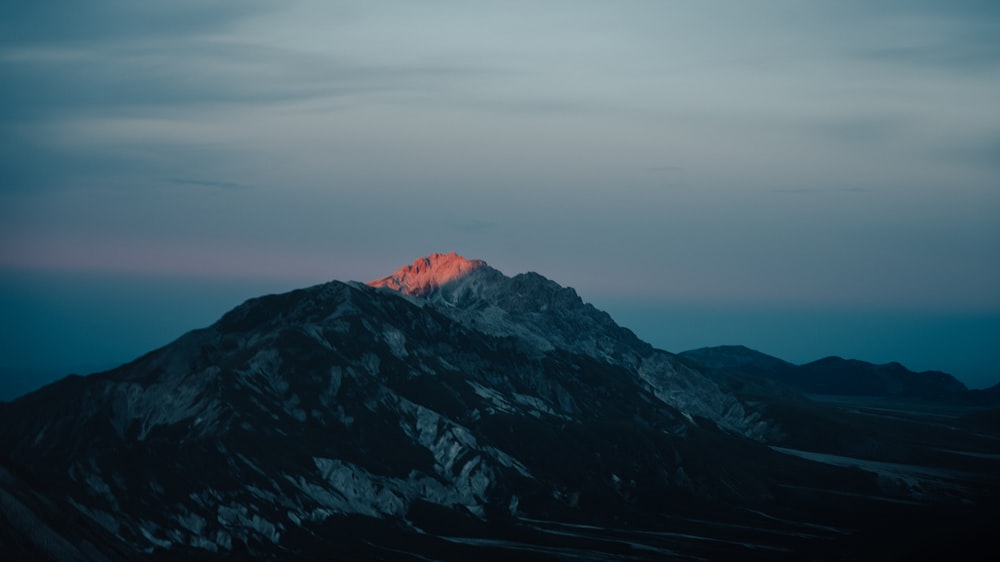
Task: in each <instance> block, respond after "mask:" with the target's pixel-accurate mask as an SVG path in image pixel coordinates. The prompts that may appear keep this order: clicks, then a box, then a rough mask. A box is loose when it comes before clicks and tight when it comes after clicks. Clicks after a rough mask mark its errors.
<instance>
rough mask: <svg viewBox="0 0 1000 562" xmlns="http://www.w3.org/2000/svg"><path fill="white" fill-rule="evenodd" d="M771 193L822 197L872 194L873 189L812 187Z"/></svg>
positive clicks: (786, 189) (776, 190)
mask: <svg viewBox="0 0 1000 562" xmlns="http://www.w3.org/2000/svg"><path fill="white" fill-rule="evenodd" d="M771 192H772V193H790V194H795V195H824V194H831V193H832V194H837V193H874V192H875V189H873V188H870V187H814V188H806V187H802V188H796V187H790V188H776V189H772V190H771Z"/></svg>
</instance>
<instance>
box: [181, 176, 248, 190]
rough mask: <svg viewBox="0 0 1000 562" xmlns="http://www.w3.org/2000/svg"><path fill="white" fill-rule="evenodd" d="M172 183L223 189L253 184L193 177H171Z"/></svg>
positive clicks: (242, 187)
mask: <svg viewBox="0 0 1000 562" xmlns="http://www.w3.org/2000/svg"><path fill="white" fill-rule="evenodd" d="M167 181H168V182H170V183H174V184H179V185H193V186H198V187H216V188H221V189H250V188H252V187H253V186H251V185H247V184H245V183H239V182H234V181H217V180H201V179H192V178H170V179H168V180H167Z"/></svg>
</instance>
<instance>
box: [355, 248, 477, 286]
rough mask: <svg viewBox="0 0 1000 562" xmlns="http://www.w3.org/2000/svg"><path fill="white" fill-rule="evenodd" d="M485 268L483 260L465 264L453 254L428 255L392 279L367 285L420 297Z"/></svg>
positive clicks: (464, 260) (384, 279) (468, 261)
mask: <svg viewBox="0 0 1000 562" xmlns="http://www.w3.org/2000/svg"><path fill="white" fill-rule="evenodd" d="M481 267H486V262H484V261H483V260H467V259H465V258H463V257H462V256H460V255H458V254H456V253H454V252H452V253H450V254H431V255H429V256H427V257H424V258H420V259H418V260H416V261H415V262H413V263H412V264H410V265H407V266H404V267H402V268H400V269H398V270H396V272H395V273H393V274H392V275H389V276H388V277H383V278H382V279H376V280H375V281H369V282H368V285H370V286H372V287H387V288H389V289H393V290H395V291H399V292H401V293H405V294H407V295H412V296H423V295H426V294H427V293H430V292H431V291H433V290H434V289H436V288H438V287H440V286H442V285H445V284H447V283H449V282H451V281H454V280H456V279H459V278H461V277H464V276H465V275H468V274H469V273H471V272H473V271H475V270H477V269H479V268H481Z"/></svg>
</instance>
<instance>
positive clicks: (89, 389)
mask: <svg viewBox="0 0 1000 562" xmlns="http://www.w3.org/2000/svg"><path fill="white" fill-rule="evenodd" d="M720 353H721V355H720ZM734 357H736V358H737V359H739V361H741V362H742V363H739V365H735V366H734V364H733V363H732V361H733V358H734ZM748 358H749V359H748ZM749 360H752V361H749ZM748 361H749V362H748ZM836 364H837V362H833V361H826V362H824V363H823V365H822V367H823V368H822V369H816V368H810V369H808V370H803V371H800V370H796V371H795V372H796V373H800V372H805V373H806V374H807V375H810V376H811V375H813V374H816V373H819V375H817V376H821V377H823V378H822V379H821V380H822V381H824V384H828V382H829V381H830V380H835V377H834V375H832V374H831V371H830V369H831V368H832V367H831V365H836ZM747 365H751V366H753V368H754V369H756V371H754V369H751V368H750V367H748V366H747ZM849 366H850V368H851V369H852V371H851V373H850V378H851V380H852V381H857V380H858V377H860V376H863V374H864V373H868V372H876V373H879V374H878V375H877V376H878V377H880V378H879V380H880V381H882V382H880V383H879V385H880V386H877V388H881V389H889V390H891V392H889V391H886V392H883V393H882V394H881V395H879V396H864V395H857V394H855V395H852V396H821V395H808V396H807V395H805V394H802V391H801V388H796V387H795V386H794V385H793V384H791V383H795V382H796V381H797V380H798V379H788V380H782V379H781V378H780V377H776V376H771V375H773V374H774V372H773V371H769V370H768V369H772V368H773V369H778V371H779V372H781V373H785V374H787V373H788V372H791V371H788V370H787V369H788V368H789V367H788V366H787V364H784V363H783V362H780V360H775V361H772V360H770V359H767V358H766V357H765V358H761V357H760V355H759V354H755V352H753V353H748V350H745V349H741V350H738V353H736V354H734V353H733V350H732V349H728V350H726V349H723V350H717V351H712V350H708V351H706V350H701V351H700V352H699V353H698V354H682V355H680V356H678V355H674V354H672V353H668V352H666V351H662V350H658V349H655V348H653V347H652V346H650V345H649V344H647V343H645V342H642V341H641V340H639V339H638V338H636V337H635V335H634V334H633V333H632V332H630V331H629V330H627V329H625V328H622V327H620V326H618V325H617V324H615V323H614V322H613V321H612V319H611V318H610V317H609V316H608V315H607V314H605V313H603V312H601V311H599V310H597V309H595V308H594V307H592V306H590V305H589V304H585V303H584V302H583V301H582V300H581V299H580V297H579V296H577V294H576V292H575V291H573V290H572V289H568V288H565V287H561V286H559V285H558V284H556V283H554V282H552V281H550V280H548V279H545V278H544V277H542V276H540V275H538V274H533V273H529V274H522V275H517V276H515V277H507V276H505V275H503V274H502V273H500V272H499V271H497V270H495V269H492V268H490V267H489V266H487V265H486V264H485V263H483V262H478V261H469V260H464V259H463V258H460V257H458V256H455V255H453V254H452V255H433V256H429V257H428V258H423V259H421V260H417V262H415V263H414V264H413V265H412V266H407V267H405V268H403V269H401V270H399V271H398V272H396V273H394V274H393V275H391V276H389V277H386V278H385V279H381V280H378V281H375V282H372V283H369V284H360V283H353V282H352V283H340V282H332V283H327V284H323V285H318V286H315V287H310V288H307V289H301V290H298V291H293V292H290V293H285V294H282V295H268V296H264V297H260V298H257V299H252V300H250V301H247V302H246V303H244V304H242V305H240V306H239V307H237V308H235V309H234V310H232V311H230V312H229V313H227V314H226V315H224V316H223V317H222V318H221V319H220V320H219V321H218V322H216V323H215V324H213V325H212V326H209V327H207V328H203V329H199V330H194V331H192V332H189V333H188V334H185V335H183V336H182V337H180V338H179V339H178V340H176V341H175V342H173V343H171V344H169V345H167V346H165V347H163V348H161V349H158V350H156V351H153V352H151V353H149V354H147V355H145V356H143V357H140V358H138V359H136V360H135V361H133V362H131V363H129V364H126V365H122V366H121V367H119V368H116V369H113V370H111V371H107V372H104V373H97V374H93V375H90V376H86V377H80V376H70V377H67V378H65V379H63V380H61V381H59V382H57V383H54V384H52V385H49V386H47V387H45V388H43V389H40V390H38V391H36V392H33V393H31V394H29V395H26V396H24V397H22V398H20V399H18V400H15V401H13V402H10V403H4V404H0V427H2V428H3V431H2V432H0V552H2V556H0V558H2V559H3V560H20V559H26V560H58V561H62V560H140V559H149V560H243V559H262V560H308V561H313V560H316V561H318V560H363V559H381V560H488V559H504V560H509V559H533V560H914V559H927V560H939V559H965V560H968V559H975V558H976V557H977V556H979V554H978V553H981V552H990V549H991V547H992V540H993V533H994V531H995V529H998V528H1000V423H998V422H1000V415H998V410H997V409H996V405H995V404H994V403H993V402H991V401H990V400H989V397H988V396H980V395H977V396H976V397H975V400H970V399H966V393H967V392H968V391H965V390H964V388H963V387H961V386H958V387H956V386H955V385H954V384H952V383H951V382H950V381H949V380H948V377H947V375H944V376H942V375H943V374H936V373H931V374H926V376H921V377H918V378H917V379H913V381H914V383H913V385H912V388H916V389H919V391H918V392H916V393H908V392H907V390H906V389H907V388H908V385H909V383H910V380H911V378H912V377H911V375H908V374H907V373H908V372H906V371H905V370H902V371H901V370H900V369H898V368H896V367H895V366H889V367H888V368H887V369H883V368H879V369H874V370H873V369H871V368H869V367H866V366H864V365H860V366H859V365H858V364H856V363H851V364H850V365H849ZM885 373H888V374H885ZM782 376H784V375H782ZM914 376H916V375H914ZM851 384H852V388H869V387H870V386H868V387H859V386H858V385H857V384H855V382H852V383H851ZM900 385H902V386H900ZM936 388H943V389H950V390H948V392H947V394H948V396H946V397H942V398H940V399H938V398H937V397H935V396H928V395H927V394H928V392H929V391H928V389H936Z"/></svg>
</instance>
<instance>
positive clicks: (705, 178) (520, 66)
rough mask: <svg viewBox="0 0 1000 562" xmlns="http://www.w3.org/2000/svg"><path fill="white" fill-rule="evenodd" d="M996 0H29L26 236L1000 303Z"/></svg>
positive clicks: (679, 284)
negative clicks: (449, 253) (499, 0)
mask: <svg viewBox="0 0 1000 562" xmlns="http://www.w3.org/2000/svg"><path fill="white" fill-rule="evenodd" d="M994 6H995V3H994V2H972V1H967V2H950V3H941V2H892V1H875V2H837V3H824V4H822V5H819V4H802V3H801V2H768V3H754V4H753V5H749V3H745V2H719V3H712V4H711V5H710V6H709V5H706V4H703V3H697V4H695V3H680V2H658V1H657V2H652V1H649V2H646V1H639V0H636V1H633V2H625V3H605V2H545V3H535V2H513V3H503V4H502V5H501V6H497V5H494V4H490V3H478V2H475V3H455V2H443V1H442V2H419V3H415V2H378V3H363V2H337V3H332V4H330V3H324V2H306V1H299V2H289V3H273V2H239V3H236V2H204V1H202V2H188V1H183V2H172V3H166V4H159V5H152V4H150V5H147V4H146V3H139V4H137V3H135V2H125V1H111V0H101V1H95V2H68V1H67V2H56V3H51V2H48V3H38V2H34V3H28V2H7V3H4V5H3V6H2V7H0V75H2V78H3V80H2V81H3V83H4V87H2V88H0V142H2V143H3V145H4V146H5V151H3V153H2V154H0V170H2V172H0V209H2V210H0V219H2V222H3V225H2V226H0V238H2V240H3V241H2V242H0V265H3V266H5V267H28V266H31V267H36V266H39V265H45V266H51V267H55V266H59V265H60V264H62V265H64V266H68V265H72V266H73V267H82V266H83V265H84V264H82V263H80V262H79V261H74V262H72V263H69V262H67V259H68V258H66V256H80V255H84V256H91V257H92V260H91V262H90V263H91V264H93V267H101V268H115V267H123V268H128V267H138V265H137V264H140V262H141V264H145V263H146V261H149V262H150V264H148V267H155V266H156V264H157V263H159V264H161V265H160V267H162V268H165V269H168V270H177V271H182V272H188V273H192V274H201V275H216V274H225V273H227V271H228V272H229V273H232V272H233V271H236V270H239V271H243V272H244V273H241V274H247V273H246V271H258V270H259V272H267V271H273V270H274V269H275V268H274V267H273V266H271V265H268V263H269V260H270V261H273V262H274V263H277V262H278V261H281V263H282V264H284V265H283V267H286V268H291V269H295V268H300V270H301V271H302V272H303V273H302V275H303V276H305V275H312V274H313V272H315V271H317V270H319V269H322V268H323V267H325V266H324V265H322V264H323V263H324V260H326V261H329V262H333V261H336V260H338V259H339V260H341V262H342V263H353V264H356V266H357V267H360V268H362V269H363V271H361V272H360V273H359V272H357V270H356V269H351V268H349V267H348V266H346V265H345V266H344V269H343V270H339V271H334V270H332V269H331V270H330V272H329V275H330V276H349V277H355V276H356V277H365V276H369V277H375V276H377V275H379V274H384V271H383V269H384V268H385V267H387V264H392V265H395V264H396V263H397V262H399V263H403V262H406V261H409V260H410V259H412V258H413V257H414V256H415V255H419V254H423V253H426V252H429V251H434V250H451V249H456V250H460V251H463V252H465V253H468V254H471V255H472V256H473V257H483V258H486V259H488V260H490V261H492V262H495V263H497V264H498V265H504V264H507V265H508V267H509V268H510V269H511V270H513V271H519V270H524V269H539V270H546V271H547V272H549V273H550V274H552V275H554V276H556V277H559V276H564V277H566V278H570V279H572V280H574V282H575V283H576V284H577V285H579V286H581V287H583V288H586V287H588V286H589V287H593V288H594V289H595V290H607V291H612V292H614V291H617V292H641V293H643V294H652V295H673V296H679V297H691V298H716V297H725V298H738V299H752V300H754V299H755V300H767V299H786V298H791V299H799V300H802V301H809V300H824V301H837V302H848V303H857V304H859V305H868V304H871V303H894V305H897V306H933V307H954V306H962V307H982V306H988V307H1000V295H998V294H997V291H996V289H995V287H996V286H1000V265H998V262H997V261H996V260H995V256H996V255H997V254H998V253H1000V226H997V221H996V220H995V216H997V213H998V211H1000V193H998V188H997V186H1000V168H998V165H997V162H1000V150H998V147H1000V142H998V140H997V139H1000V115H998V113H997V111H996V99H1000V39H998V37H1000V10H998V8H997V7H994ZM244 187H252V188H251V189H243V188H244ZM802 194H813V195H816V196H815V197H796V196H794V195H802ZM109 241H115V244H118V245H115V246H114V248H115V249H114V252H111V251H110V250H108V248H110V247H111V245H109V244H110V242H109ZM195 247H196V248H195ZM205 248H214V249H215V251H218V252H225V253H227V255H229V256H243V257H242V258H239V259H245V260H250V261H257V262H260V266H259V267H246V268H244V269H240V268H239V267H237V266H235V265H232V263H231V262H225V263H226V264H230V265H224V264H223V262H218V263H219V264H221V265H219V264H217V265H213V262H212V260H203V259H195V258H193V257H190V258H186V257H185V256H188V255H194V253H196V252H194V250H195V249H198V250H199V251H200V250H204V249H205ZM112 254H113V255H112ZM371 254H375V255H379V256H384V257H383V258H380V260H379V261H378V263H373V262H372V260H371V259H370V258H369V257H367V256H369V255H371ZM116 255H117V256H120V257H119V258H115V257H114V256H116ZM158 255H159V256H161V257H162V259H157V256H158ZM233 259H237V258H235V257H234V258H233ZM144 260H145V261H144ZM289 260H290V261H289ZM84 261H85V260H84ZM317 264H320V265H317ZM358 264H370V265H358ZM143 267H146V265H144V266H143ZM226 267H228V268H230V270H227V271H222V269H224V268H226ZM368 267H370V268H371V269H364V268H368ZM213 268H215V269H213ZM608 268H611V270H612V271H627V272H634V273H633V274H632V275H630V277H634V278H629V279H617V280H609V279H606V277H607V275H608V273H607V272H608V271H609V269H608ZM253 274H257V273H253ZM261 274H263V273H261Z"/></svg>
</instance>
